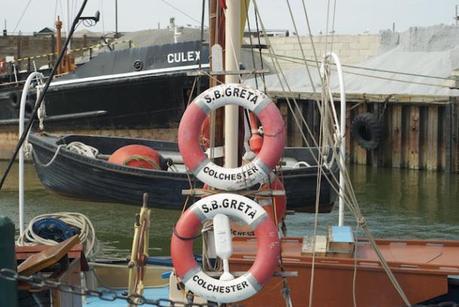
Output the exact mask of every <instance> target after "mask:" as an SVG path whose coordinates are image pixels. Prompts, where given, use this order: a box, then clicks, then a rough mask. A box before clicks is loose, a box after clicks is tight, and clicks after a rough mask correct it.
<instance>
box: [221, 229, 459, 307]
mask: <svg viewBox="0 0 459 307" xmlns="http://www.w3.org/2000/svg"><path fill="white" fill-rule="evenodd" d="M376 242H377V244H378V246H379V248H380V250H381V252H382V254H383V255H384V257H385V259H386V260H387V262H388V264H389V266H390V268H391V269H392V272H393V273H394V275H395V277H396V278H397V280H398V282H399V283H400V286H401V287H402V289H403V290H404V292H405V294H406V295H407V297H408V299H409V301H410V303H411V304H415V303H420V302H424V301H427V300H430V299H432V298H436V297H439V296H442V295H446V294H448V276H451V275H459V242H452V241H420V240H377V241H376ZM302 245H303V239H302V238H288V239H283V240H282V260H283V264H284V268H283V269H284V270H285V271H287V272H297V274H298V276H297V277H289V278H287V280H288V285H289V288H290V289H291V292H290V293H291V297H292V300H293V304H294V306H308V304H309V301H308V299H309V292H310V284H311V276H312V274H311V272H312V270H311V268H312V255H311V254H303V253H302V252H301V250H302ZM357 245H358V248H357V258H356V259H354V258H353V257H352V255H351V254H341V255H339V254H327V255H324V254H316V257H315V273H314V279H313V280H314V287H313V306H353V300H354V298H353V293H354V292H355V295H356V303H357V306H401V305H403V302H402V300H401V298H400V297H399V295H398V293H397V292H396V291H395V288H394V286H393V285H392V284H391V283H390V281H389V278H388V277H387V275H386V273H385V272H384V270H383V267H382V266H381V264H380V263H379V260H378V258H377V256H376V253H375V252H374V251H373V249H372V248H371V246H370V244H369V242H368V241H366V240H358V244H357ZM255 254H256V240H255V239H252V238H235V239H233V255H232V257H231V260H230V262H231V264H230V266H231V270H232V271H235V270H239V271H246V270H247V269H248V268H249V266H251V265H252V263H253V259H254V258H255ZM278 270H279V271H280V270H281V268H279V269H278ZM354 278H355V280H354ZM354 281H355V288H353V282H354ZM282 288H283V281H282V279H281V278H279V277H274V278H272V279H271V281H269V282H268V283H267V284H266V285H265V287H264V288H263V289H262V290H261V293H260V294H259V295H256V296H254V297H253V298H250V299H249V300H247V301H244V302H243V303H244V305H245V306H263V305H264V306H281V305H283V304H285V302H284V300H283V297H282Z"/></svg>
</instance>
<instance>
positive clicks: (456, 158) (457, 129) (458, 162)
mask: <svg viewBox="0 0 459 307" xmlns="http://www.w3.org/2000/svg"><path fill="white" fill-rule="evenodd" d="M452 103H453V104H452V106H451V119H452V120H451V126H452V129H451V130H452V131H453V135H452V148H453V152H452V157H453V161H452V163H453V165H454V167H453V169H452V171H453V172H456V173H459V103H458V100H457V99H456V98H452Z"/></svg>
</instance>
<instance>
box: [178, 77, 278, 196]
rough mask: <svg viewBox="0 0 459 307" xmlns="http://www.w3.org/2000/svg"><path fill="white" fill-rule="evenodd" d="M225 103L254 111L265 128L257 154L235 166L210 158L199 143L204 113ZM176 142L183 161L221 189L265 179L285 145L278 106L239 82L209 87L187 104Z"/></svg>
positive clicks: (233, 187) (245, 186)
mask: <svg viewBox="0 0 459 307" xmlns="http://www.w3.org/2000/svg"><path fill="white" fill-rule="evenodd" d="M225 105H238V106H241V107H244V108H246V109H248V110H250V111H251V112H253V113H254V114H255V115H256V116H257V117H258V119H259V120H260V122H261V124H262V126H263V129H264V141H263V146H262V148H261V150H260V152H259V154H258V155H257V157H256V158H255V159H254V160H253V161H251V162H250V163H248V164H245V165H242V166H240V167H237V168H231V169H229V168H224V167H221V166H218V165H216V164H214V163H213V162H211V161H210V160H209V159H208V158H207V156H206V155H205V153H204V151H203V150H202V148H201V146H200V144H199V136H200V128H201V125H202V123H203V121H204V120H205V118H206V117H207V115H208V114H209V113H210V112H211V111H213V110H216V109H217V108H219V107H223V106H225ZM178 145H179V150H180V153H181V155H182V156H183V161H184V164H185V165H186V166H187V168H188V169H189V170H190V171H191V172H192V173H193V174H194V175H195V176H196V177H197V178H198V179H199V180H200V181H202V182H204V183H207V184H208V185H209V186H211V187H215V188H218V189H220V190H226V191H234V190H242V189H245V188H247V187H250V186H253V185H255V184H257V183H261V182H263V181H266V179H267V178H268V176H269V174H270V173H271V170H272V169H273V168H274V167H275V166H276V164H277V163H278V162H279V159H280V158H281V156H282V153H283V150H284V145H285V129H284V121H283V119H282V115H281V114H280V112H279V109H278V108H277V106H276V105H275V104H274V103H273V102H272V100H271V98H269V97H268V96H267V95H266V94H264V93H263V92H261V91H258V90H255V89H251V88H248V87H244V86H242V85H240V84H222V85H219V86H216V87H213V88H210V89H208V90H206V91H204V92H203V93H201V94H200V95H199V96H198V97H196V98H195V99H194V100H193V101H192V103H191V104H190V105H189V106H188V108H187V109H186V110H185V113H184V114H183V117H182V120H181V121H180V125H179V130H178Z"/></svg>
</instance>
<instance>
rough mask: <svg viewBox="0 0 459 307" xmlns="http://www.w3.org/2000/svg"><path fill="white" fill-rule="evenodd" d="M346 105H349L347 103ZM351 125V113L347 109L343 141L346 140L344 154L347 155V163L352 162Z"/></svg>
mask: <svg viewBox="0 0 459 307" xmlns="http://www.w3.org/2000/svg"><path fill="white" fill-rule="evenodd" d="M348 105H350V104H349V103H348ZM351 123H352V111H351V109H350V108H347V110H346V134H345V140H346V154H347V157H346V159H347V161H353V157H352V153H353V151H352V143H353V142H352V141H351V139H352V136H351Z"/></svg>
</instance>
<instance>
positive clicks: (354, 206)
mask: <svg viewBox="0 0 459 307" xmlns="http://www.w3.org/2000/svg"><path fill="white" fill-rule="evenodd" d="M253 2H254V6H255V9H256V10H258V8H257V3H256V0H254V1H253ZM303 3H304V2H303ZM260 23H261V26H262V29H263V32H264V33H265V35H266V29H265V27H264V24H263V22H262V20H261V19H260ZM310 35H311V33H310ZM266 40H267V41H268V45H269V46H270V47H269V52H270V55H271V59H272V61H273V66H274V68H275V69H276V75H277V77H278V80H279V83H280V85H281V87H282V88H283V91H285V88H284V83H283V81H282V79H281V76H282V78H283V80H284V82H285V87H287V88H288V91H289V92H290V93H291V89H290V86H289V85H288V82H287V79H286V78H285V74H284V73H283V70H282V67H280V65H279V62H278V59H277V57H274V56H273V51H272V46H271V44H269V38H268V37H267V36H266ZM316 62H317V61H316ZM277 67H278V69H277ZM286 100H287V105H288V106H289V109H290V110H291V111H292V114H293V117H294V120H295V122H296V124H297V125H298V127H300V132H301V135H302V137H303V140H304V141H305V143H306V144H308V141H307V139H306V136H305V135H304V132H303V131H302V129H301V125H299V122H298V119H297V118H296V116H295V112H293V109H292V107H291V103H290V99H289V98H288V97H286ZM292 100H293V101H294V103H295V106H296V107H297V109H300V108H299V106H298V104H297V102H296V99H294V98H293V99H292ZM319 112H320V113H321V116H323V114H322V112H321V108H319ZM299 116H300V117H301V119H302V121H303V123H304V125H305V127H306V128H307V130H308V132H309V133H310V135H311V137H312V139H313V142H314V143H315V144H317V143H316V141H315V138H314V136H313V135H312V133H311V131H310V129H309V127H308V124H307V123H306V121H305V119H304V116H303V115H302V114H301V113H300V114H299ZM322 118H323V117H322ZM314 156H315V155H314ZM321 156H322V155H320V156H319V159H318V161H317V162H318V167H320V168H322V167H323V166H322V164H321V163H319V162H320V159H321ZM338 161H339V159H338ZM338 164H339V167H340V169H342V170H343V171H344V174H345V177H346V178H347V179H348V180H347V181H346V189H345V191H348V193H346V194H347V195H346V194H345V195H344V200H345V201H344V202H345V204H346V205H347V206H348V208H349V209H350V211H351V212H352V213H353V214H354V216H355V218H356V221H357V223H358V224H359V225H361V227H362V229H363V230H364V232H365V234H366V235H367V238H368V239H369V241H370V244H371V246H372V248H373V249H374V250H375V252H376V254H377V256H378V259H379V260H380V262H381V264H382V266H383V268H384V270H385V271H386V274H387V276H388V277H389V279H390V281H391V282H392V284H393V285H394V287H395V289H396V290H397V292H398V293H399V295H400V297H401V298H402V300H403V301H404V303H405V304H407V305H408V306H409V301H408V299H407V297H406V295H405V294H404V292H403V289H402V288H401V287H400V285H399V284H398V282H397V280H396V279H395V276H394V275H393V273H392V271H391V269H390V267H389V266H388V264H387V262H386V261H385V259H384V257H383V255H382V254H381V252H380V250H379V248H378V246H377V245H376V242H375V241H374V238H373V236H372V235H371V233H370V231H369V229H368V228H367V225H366V222H365V219H364V218H363V216H362V214H361V212H360V208H359V206H358V202H357V199H356V196H355V193H354V190H353V187H352V184H351V183H350V180H349V174H348V172H347V170H346V168H345V165H341V163H340V162H338ZM324 175H326V174H324ZM331 176H332V177H333V179H334V181H335V183H336V182H338V181H337V180H336V178H335V177H336V176H334V174H333V173H331ZM325 177H326V178H327V180H328V181H329V182H330V184H331V185H332V188H333V189H334V190H336V186H333V183H332V181H330V180H329V178H328V176H327V175H326V176H325ZM349 199H350V201H349Z"/></svg>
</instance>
